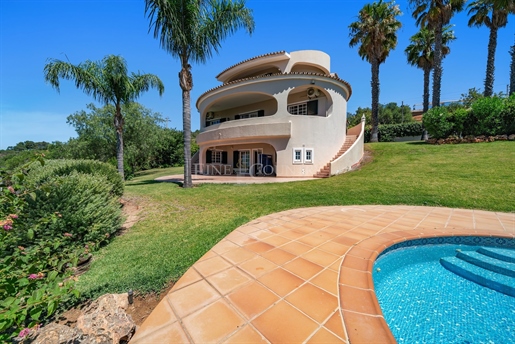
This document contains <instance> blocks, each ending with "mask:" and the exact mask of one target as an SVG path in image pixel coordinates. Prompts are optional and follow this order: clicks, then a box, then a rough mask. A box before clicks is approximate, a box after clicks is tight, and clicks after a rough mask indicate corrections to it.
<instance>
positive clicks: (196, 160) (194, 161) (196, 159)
mask: <svg viewBox="0 0 515 344" xmlns="http://www.w3.org/2000/svg"><path fill="white" fill-rule="evenodd" d="M199 155H200V153H199V151H197V152H196V153H195V154H193V156H192V157H191V174H197V173H199V174H200V171H198V170H197V171H196V170H195V164H198V163H199Z"/></svg>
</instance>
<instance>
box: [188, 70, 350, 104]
mask: <svg viewBox="0 0 515 344" xmlns="http://www.w3.org/2000/svg"><path fill="white" fill-rule="evenodd" d="M278 75H284V76H287V75H312V76H323V77H326V78H329V79H333V80H336V81H338V82H341V83H342V84H344V85H345V86H347V87H348V88H349V97H348V98H347V100H349V99H350V97H351V95H352V87H351V85H350V84H349V83H348V82H347V81H345V80H343V79H340V78H339V77H338V74H336V73H333V75H330V74H322V73H313V72H290V73H274V74H267V75H258V76H252V77H248V78H243V79H237V80H233V81H230V82H228V83H225V84H222V85H219V86H217V87H213V88H211V89H209V90H207V91H206V92H204V93H202V94H201V95H200V96H199V97H198V99H200V98H202V97H203V96H205V95H206V94H208V93H210V92H212V91H214V90H217V89H220V88H222V87H225V86H228V85H234V84H238V83H240V82H244V81H248V80H257V79H263V78H270V77H274V76H278ZM197 105H198V100H197Z"/></svg>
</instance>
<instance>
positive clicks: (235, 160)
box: [232, 151, 240, 168]
mask: <svg viewBox="0 0 515 344" xmlns="http://www.w3.org/2000/svg"><path fill="white" fill-rule="evenodd" d="M238 160H240V152H239V151H234V152H232V167H234V168H236V164H238Z"/></svg>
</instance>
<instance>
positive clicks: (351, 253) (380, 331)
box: [338, 228, 515, 343]
mask: <svg viewBox="0 0 515 344" xmlns="http://www.w3.org/2000/svg"><path fill="white" fill-rule="evenodd" d="M465 236H466V237H469V236H474V237H492V238H507V239H515V234H514V233H508V232H505V231H501V230H488V229H484V230H466V229H445V228H434V229H433V230H427V229H425V230H416V229H413V230H401V231H392V232H386V233H379V234H376V235H375V236H371V237H368V238H366V239H363V240H362V241H360V242H358V243H356V244H355V245H354V246H352V247H351V248H350V249H349V250H348V251H347V253H346V254H345V255H344V256H343V261H342V264H341V267H340V274H339V281H338V283H339V291H340V292H339V296H340V312H341V316H342V319H343V322H344V327H345V328H346V332H347V335H348V339H349V342H351V343H367V342H377V343H397V341H396V340H395V338H394V336H393V334H392V332H391V330H390V327H389V326H388V324H387V322H386V320H385V319H384V317H383V312H382V310H381V306H380V305H379V301H378V300H377V297H376V294H375V288H374V281H373V278H372V273H373V268H374V263H375V261H376V259H377V258H378V257H379V256H380V255H381V254H382V253H383V252H384V251H385V250H387V249H388V248H389V247H391V246H393V245H395V244H399V243H403V242H406V241H410V240H416V239H425V238H438V237H465ZM346 272H352V274H353V276H349V275H347V274H346ZM356 276H358V278H356ZM358 297H359V300H357V298H358Z"/></svg>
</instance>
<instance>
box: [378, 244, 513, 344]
mask: <svg viewBox="0 0 515 344" xmlns="http://www.w3.org/2000/svg"><path fill="white" fill-rule="evenodd" d="M478 248H479V247H478V246H469V245H449V244H445V245H425V246H424V245H422V246H416V247H404V248H399V249H395V250H392V251H389V252H388V253H386V254H384V255H381V256H380V257H379V258H378V259H377V260H376V262H375V265H374V271H373V279H374V287H375V292H376V296H377V299H378V301H379V304H380V305H381V309H382V311H383V315H384V318H385V320H386V322H387V323H388V326H389V327H390V329H391V331H392V333H393V335H394V337H395V338H396V340H397V342H398V343H460V344H464V343H515V297H511V296H508V295H505V294H502V293H500V292H497V291H494V290H492V289H489V288H485V287H482V286H480V285H478V284H476V283H474V282H471V281H469V280H467V279H465V278H463V277H460V276H458V275H456V274H454V273H452V272H450V271H448V270H447V269H445V268H444V267H443V266H442V265H441V264H440V261H439V260H440V258H442V257H452V256H454V255H455V254H456V250H457V249H460V250H462V251H475V250H477V249H478Z"/></svg>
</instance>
